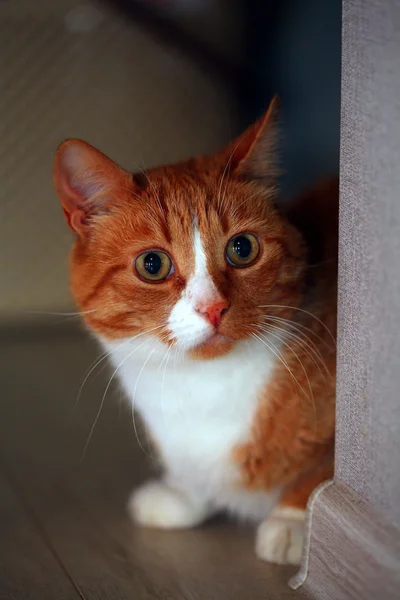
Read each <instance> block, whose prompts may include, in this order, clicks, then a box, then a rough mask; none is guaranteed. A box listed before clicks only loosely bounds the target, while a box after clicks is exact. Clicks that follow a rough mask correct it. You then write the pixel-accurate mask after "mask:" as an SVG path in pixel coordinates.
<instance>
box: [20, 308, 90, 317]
mask: <svg viewBox="0 0 400 600" xmlns="http://www.w3.org/2000/svg"><path fill="white" fill-rule="evenodd" d="M98 310H99V309H98V308H95V309H93V310H84V311H81V312H49V311H42V310H24V311H23V313H24V314H28V315H46V316H54V317H80V316H82V315H88V314H89V313H94V312H97V311H98Z"/></svg>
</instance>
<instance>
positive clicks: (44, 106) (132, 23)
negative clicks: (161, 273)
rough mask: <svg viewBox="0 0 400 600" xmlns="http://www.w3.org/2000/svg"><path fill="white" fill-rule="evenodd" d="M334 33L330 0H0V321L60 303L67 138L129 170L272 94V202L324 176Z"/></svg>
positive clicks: (257, 108)
mask: <svg viewBox="0 0 400 600" xmlns="http://www.w3.org/2000/svg"><path fill="white" fill-rule="evenodd" d="M340 29H341V2H340V0H324V1H323V2H322V1H321V0H285V2H276V1H275V2H272V1H269V0H263V1H258V2H257V1H255V0H101V1H100V0H98V1H96V2H95V1H88V2H83V1H82V0H36V2H32V1H31V0H1V2H0V132H1V135H0V281H1V284H0V289H1V292H0V325H1V324H7V323H15V322H21V321H26V320H29V319H32V316H33V315H32V314H31V313H30V312H29V311H43V312H46V311H50V312H51V311H54V312H57V311H65V310H71V309H72V310H73V308H72V307H73V303H72V300H71V298H70V294H69V291H68V252H69V248H70V244H71V236H70V234H69V231H68V229H67V227H66V226H65V224H64V219H63V215H62V212H61V210H60V207H59V203H58V200H57V198H56V195H55V192H54V190H53V186H52V177H51V171H52V160H53V156H54V152H55V149H56V147H57V145H58V144H59V143H60V141H62V140H63V139H65V138H67V137H80V138H83V139H85V140H87V141H89V142H90V143H91V144H93V145H94V146H97V147H99V148H100V149H101V150H102V151H103V152H105V153H106V154H108V155H109V156H110V157H112V158H113V159H114V160H115V161H117V162H118V163H120V164H121V165H122V166H123V167H125V168H126V169H130V170H132V171H135V170H136V169H137V168H138V166H140V167H141V168H148V167H151V166H153V165H156V164H160V163H166V162H171V161H175V160H177V159H182V158H185V157H188V156H189V155H194V154H198V153H204V152H210V151H213V150H216V149H217V148H218V147H220V146H221V145H223V144H225V143H226V142H227V141H228V140H229V139H230V138H232V137H233V136H235V135H237V134H238V133H239V132H240V130H241V129H243V128H244V127H246V126H247V125H248V124H249V123H251V122H252V121H253V120H255V119H256V118H257V117H258V116H259V115H260V114H261V113H262V112H263V111H264V110H265V109H266V107H267V105H268V103H269V101H270V99H271V97H272V96H273V94H274V93H276V92H278V93H279V94H280V96H281V100H282V104H283V133H284V136H283V145H282V149H281V153H282V160H283V166H284V169H285V175H284V177H283V179H282V182H281V194H282V198H286V197H289V196H291V195H293V194H295V193H296V192H297V191H299V190H301V189H302V188H303V187H305V186H306V185H307V184H308V183H309V182H312V181H313V180H314V179H315V178H317V177H322V176H324V175H325V174H331V173H336V172H337V170H338V156H339V113H340ZM35 318H36V317H35Z"/></svg>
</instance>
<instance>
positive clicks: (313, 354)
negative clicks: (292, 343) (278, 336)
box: [266, 318, 331, 377]
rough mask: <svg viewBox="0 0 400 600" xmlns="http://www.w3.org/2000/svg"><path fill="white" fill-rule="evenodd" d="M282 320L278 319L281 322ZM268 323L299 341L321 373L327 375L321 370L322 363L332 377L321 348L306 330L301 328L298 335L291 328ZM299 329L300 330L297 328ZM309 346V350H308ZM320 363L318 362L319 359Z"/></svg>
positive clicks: (269, 325)
mask: <svg viewBox="0 0 400 600" xmlns="http://www.w3.org/2000/svg"><path fill="white" fill-rule="evenodd" d="M271 320H272V321H273V322H274V321H275V319H274V318H272V319H271ZM279 322H280V321H278V323H279ZM266 325H267V326H268V327H274V328H275V329H276V330H278V331H280V332H281V333H282V334H284V335H285V336H286V337H289V338H291V339H294V340H296V341H297V343H298V344H299V345H300V346H301V347H302V348H303V349H304V351H305V352H306V353H307V354H308V355H309V356H310V358H311V360H312V361H313V362H314V364H315V365H316V366H317V367H318V369H319V370H320V372H321V374H322V375H323V376H324V377H325V375H324V374H323V373H322V370H321V365H322V366H323V367H324V369H325V371H326V374H327V375H328V376H329V377H331V373H330V371H329V369H328V367H327V366H326V362H325V360H324V357H323V356H322V353H321V352H320V350H319V348H318V347H317V345H316V344H315V342H314V341H313V340H312V339H311V338H309V337H308V336H307V335H306V334H305V333H304V332H302V331H301V330H300V334H301V336H303V337H301V336H300V335H298V334H297V333H294V332H293V331H291V330H287V329H284V328H283V327H279V325H273V324H272V325H271V324H269V323H266ZM285 325H286V326H288V325H289V324H288V323H285ZM295 331H298V330H295ZM306 348H307V350H306ZM317 359H318V361H319V363H318V361H317Z"/></svg>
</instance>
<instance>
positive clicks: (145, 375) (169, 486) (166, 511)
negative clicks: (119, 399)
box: [104, 231, 281, 556]
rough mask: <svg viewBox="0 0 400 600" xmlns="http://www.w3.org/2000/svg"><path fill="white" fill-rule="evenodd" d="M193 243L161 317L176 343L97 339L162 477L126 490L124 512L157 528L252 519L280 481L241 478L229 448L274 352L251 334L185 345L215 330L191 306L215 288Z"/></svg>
mask: <svg viewBox="0 0 400 600" xmlns="http://www.w3.org/2000/svg"><path fill="white" fill-rule="evenodd" d="M193 242H194V254H195V265H194V269H193V275H192V277H191V279H190V280H189V282H188V284H187V287H186V289H185V290H184V292H183V294H182V297H181V298H180V299H179V301H178V302H177V304H176V305H175V306H174V308H173V310H172V312H171V315H170V318H169V327H170V330H171V331H172V333H173V335H174V336H175V339H176V340H177V342H178V344H177V345H176V346H173V347H172V348H170V349H168V347H167V346H166V345H165V344H163V343H162V342H161V341H160V340H159V339H158V338H157V337H156V336H154V335H150V334H149V335H144V334H141V335H140V336H137V338H135V339H132V340H127V341H125V342H124V343H122V344H121V343H119V344H118V343H115V342H113V343H107V342H104V344H105V346H106V348H107V350H109V351H111V357H112V361H113V363H114V365H115V367H116V371H115V372H117V371H118V374H119V377H120V378H121V380H122V383H123V385H124V387H125V390H126V392H127V395H128V397H129V399H130V400H131V402H132V403H133V404H134V407H135V409H137V410H138V411H139V413H140V414H141V416H142V418H143V419H144V421H145V423H146V425H147V427H148V428H149V430H150V432H151V435H152V437H153V438H154V439H155V440H156V442H157V445H158V446H159V448H160V450H161V454H162V457H163V459H164V464H165V465H166V473H165V476H164V479H163V480H162V481H159V482H151V483H149V484H146V485H145V486H144V487H142V488H140V489H139V490H137V491H136V492H135V493H134V494H133V496H132V498H131V501H130V504H129V511H130V513H131V514H132V516H133V518H134V519H135V520H136V521H138V522H139V523H141V524H145V525H149V526H157V527H163V528H170V527H187V526H191V525H195V524H197V523H199V522H201V521H202V520H204V519H205V518H207V517H208V516H209V515H211V514H212V513H214V512H217V511H219V510H221V509H226V510H228V511H229V512H231V513H234V514H236V515H238V516H240V517H242V518H245V519H251V520H254V521H257V522H260V521H262V520H263V519H265V518H266V517H267V515H268V514H269V512H270V510H271V508H272V507H273V506H274V505H275V504H276V502H277V501H278V499H279V496H280V492H281V490H280V489H275V490H272V491H270V492H269V493H267V492H264V491H250V490H246V489H245V488H243V487H241V485H240V472H239V468H238V467H237V466H236V465H235V464H234V462H233V460H232V451H233V449H234V448H235V447H236V446H238V445H240V444H242V443H245V442H246V441H248V440H250V439H251V427H252V424H253V422H254V416H255V412H256V410H257V408H258V405H259V400H260V394H261V392H262V390H263V389H264V388H265V386H266V384H267V383H268V381H269V378H270V376H271V372H272V370H273V369H274V366H275V360H276V357H275V356H274V355H272V354H270V353H269V352H268V351H267V350H266V349H265V348H264V347H262V346H261V345H260V344H258V342H257V341H256V340H253V339H249V340H247V341H241V342H238V343H237V344H235V346H234V348H233V349H232V350H231V351H230V352H229V353H228V354H226V355H224V356H222V357H218V358H215V359H212V360H197V361H196V360H192V359H190V358H189V357H188V356H187V355H185V354H184V351H185V350H186V349H188V348H192V347H193V346H195V345H197V344H199V343H202V342H204V341H205V340H206V339H207V338H208V337H210V336H211V335H213V333H214V330H213V328H212V327H211V325H209V323H207V321H206V320H205V319H204V318H203V317H202V316H201V315H200V314H199V313H198V312H197V311H196V307H198V305H199V303H200V304H201V303H202V302H209V301H212V300H213V299H215V297H216V296H217V297H218V294H219V292H218V290H217V289H216V287H215V285H214V282H213V281H212V279H211V277H210V275H209V273H208V272H207V264H206V257H205V253H204V249H203V247H202V243H201V238H200V235H199V233H198V232H197V231H195V232H194V240H193ZM133 395H134V396H135V397H133ZM274 556H275V555H274Z"/></svg>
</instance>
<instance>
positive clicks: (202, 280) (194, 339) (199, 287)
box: [168, 229, 220, 350]
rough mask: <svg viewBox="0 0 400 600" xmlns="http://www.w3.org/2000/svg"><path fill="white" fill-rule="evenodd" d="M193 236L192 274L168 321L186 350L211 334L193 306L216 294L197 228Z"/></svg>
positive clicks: (172, 331)
mask: <svg viewBox="0 0 400 600" xmlns="http://www.w3.org/2000/svg"><path fill="white" fill-rule="evenodd" d="M193 237H194V239H193V245H194V260H195V263H194V274H193V276H192V277H191V278H190V280H189V281H188V284H187V286H186V288H185V290H184V291H183V294H182V296H181V298H180V299H179V300H178V302H177V303H176V304H175V306H174V308H173V309H172V311H171V315H170V317H169V320H168V327H169V329H170V331H171V333H172V335H173V336H174V338H175V339H176V340H177V341H178V344H179V345H180V346H181V347H182V348H185V349H186V350H188V349H190V348H193V347H194V346H197V345H198V344H201V343H203V342H205V341H206V340H207V339H208V338H210V337H211V336H212V335H213V333H214V328H213V327H212V325H210V323H208V322H207V321H206V320H205V319H204V317H202V316H201V314H200V313H199V312H197V310H196V309H199V308H200V307H202V306H207V304H212V302H215V301H216V300H217V299H218V298H219V297H220V296H219V293H218V290H217V288H216V287H215V284H214V282H213V280H212V279H211V277H210V275H209V273H208V271H207V262H206V255H205V252H204V248H203V244H202V242H201V237H200V233H199V231H198V230H197V229H195V230H194V236H193Z"/></svg>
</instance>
